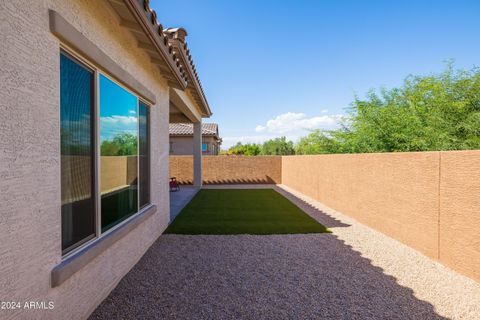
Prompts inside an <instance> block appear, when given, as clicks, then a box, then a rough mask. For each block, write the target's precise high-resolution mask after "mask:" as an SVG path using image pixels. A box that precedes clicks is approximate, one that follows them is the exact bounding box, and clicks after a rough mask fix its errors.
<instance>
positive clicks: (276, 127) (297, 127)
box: [222, 109, 345, 149]
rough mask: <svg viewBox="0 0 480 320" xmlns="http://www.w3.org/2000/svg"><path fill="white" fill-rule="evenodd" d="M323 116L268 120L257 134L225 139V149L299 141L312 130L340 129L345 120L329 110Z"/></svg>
mask: <svg viewBox="0 0 480 320" xmlns="http://www.w3.org/2000/svg"><path fill="white" fill-rule="evenodd" d="M320 113H321V115H318V116H314V117H310V118H309V117H307V115H306V114H304V113H296V112H287V113H283V114H280V115H278V116H276V117H275V118H273V119H270V120H268V121H267V122H266V123H265V124H259V125H257V126H256V127H255V132H252V133H253V134H251V135H249V134H246V135H236V136H225V137H223V144H222V148H223V149H228V148H229V147H230V146H232V145H234V144H236V143H237V142H241V143H263V142H265V141H267V140H269V139H274V138H278V137H282V136H285V137H286V138H287V139H288V140H292V141H294V142H295V141H297V140H298V139H299V138H301V137H303V136H306V135H307V134H308V133H309V132H310V131H311V130H315V129H323V130H331V129H335V128H338V126H339V123H340V121H341V120H342V119H344V117H345V116H344V115H341V114H333V115H329V114H328V110H326V109H323V110H321V111H320Z"/></svg>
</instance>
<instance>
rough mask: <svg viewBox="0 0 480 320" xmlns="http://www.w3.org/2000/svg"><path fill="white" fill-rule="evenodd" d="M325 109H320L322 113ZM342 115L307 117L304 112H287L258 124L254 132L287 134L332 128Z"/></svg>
mask: <svg viewBox="0 0 480 320" xmlns="http://www.w3.org/2000/svg"><path fill="white" fill-rule="evenodd" d="M324 111H326V110H322V111H321V112H322V113H326V112H328V111H326V112H324ZM341 119H342V115H339V114H335V115H321V116H316V117H311V118H308V117H307V115H306V114H304V113H295V112H287V113H283V114H280V115H278V116H276V117H275V118H274V119H270V120H268V121H267V123H266V124H265V125H258V126H257V127H256V128H255V131H256V132H265V131H266V132H270V133H277V134H287V133H289V132H296V131H304V130H314V129H333V128H335V127H337V126H338V123H339V121H340V120H341Z"/></svg>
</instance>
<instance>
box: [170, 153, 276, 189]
mask: <svg viewBox="0 0 480 320" xmlns="http://www.w3.org/2000/svg"><path fill="white" fill-rule="evenodd" d="M281 169H282V157H280V156H257V157H246V156H204V157H203V159H202V180H203V183H205V184H232V183H268V184H270V183H272V184H277V183H281V180H282V174H281ZM170 176H172V177H176V178H177V180H178V181H179V182H180V183H184V184H191V183H192V180H193V158H192V157H191V156H170Z"/></svg>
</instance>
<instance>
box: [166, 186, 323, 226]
mask: <svg viewBox="0 0 480 320" xmlns="http://www.w3.org/2000/svg"><path fill="white" fill-rule="evenodd" d="M322 232H329V231H328V229H327V228H326V227H325V226H323V225H321V224H320V223H318V222H317V221H315V220H314V219H313V218H311V217H310V216H309V215H307V214H306V213H304V212H303V211H302V210H300V209H299V208H298V207H297V206H295V205H294V204H293V203H291V202H290V201H289V200H287V199H286V198H285V197H283V196H282V195H281V194H279V193H278V192H276V191H274V190H272V189H252V190H238V189H237V190H229V189H223V190H218V189H206V190H205V189H204V190H200V191H199V192H198V193H197V194H196V195H195V197H194V198H193V199H192V201H190V203H189V204H187V206H186V207H185V208H184V209H183V210H182V212H180V214H179V215H178V216H177V218H176V219H175V220H174V221H173V222H172V224H170V226H169V227H168V228H167V230H166V231H165V233H174V234H263V235H265V234H292V233H322Z"/></svg>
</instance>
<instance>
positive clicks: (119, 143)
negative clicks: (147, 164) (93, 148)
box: [100, 132, 137, 156]
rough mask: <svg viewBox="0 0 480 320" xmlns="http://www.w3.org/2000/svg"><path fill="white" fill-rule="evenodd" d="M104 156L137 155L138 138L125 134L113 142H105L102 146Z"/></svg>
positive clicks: (115, 137) (116, 136) (118, 135)
mask: <svg viewBox="0 0 480 320" xmlns="http://www.w3.org/2000/svg"><path fill="white" fill-rule="evenodd" d="M100 152H101V155H102V156H131V155H136V154H137V136H135V135H133V134H131V133H127V132H123V133H119V134H117V135H115V136H114V137H113V138H112V139H111V140H104V141H103V142H102V144H101V146H100Z"/></svg>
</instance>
